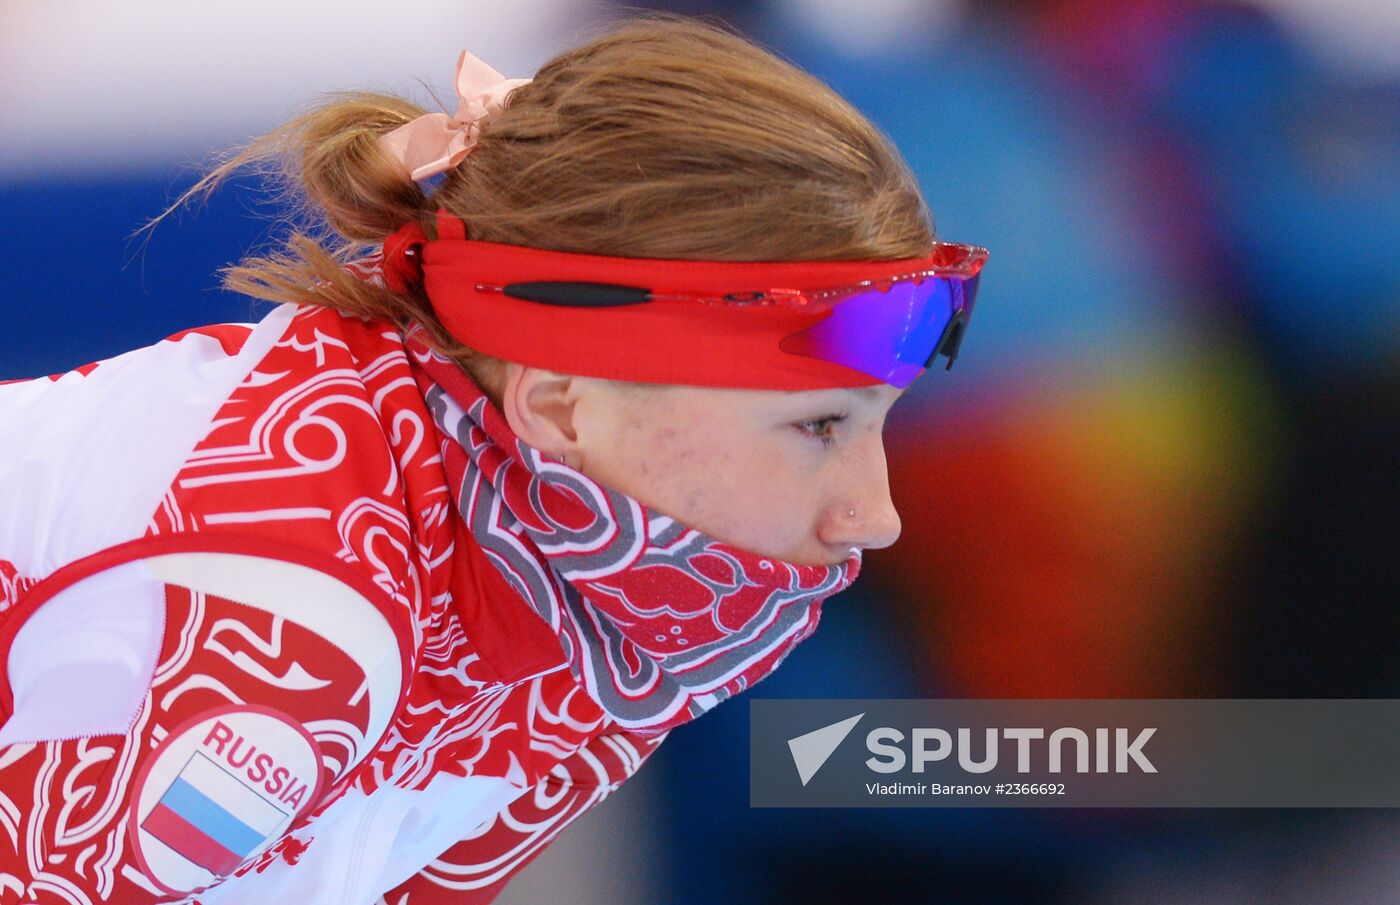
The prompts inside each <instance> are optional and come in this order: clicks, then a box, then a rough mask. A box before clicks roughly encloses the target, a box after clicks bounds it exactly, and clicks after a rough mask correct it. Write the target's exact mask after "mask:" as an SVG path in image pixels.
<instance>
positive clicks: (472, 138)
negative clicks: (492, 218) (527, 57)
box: [379, 50, 530, 182]
mask: <svg viewBox="0 0 1400 905" xmlns="http://www.w3.org/2000/svg"><path fill="white" fill-rule="evenodd" d="M529 82H530V80H529V79H508V78H506V77H505V76H503V75H501V74H500V73H499V72H497V71H496V70H494V69H492V68H491V67H490V66H488V65H487V64H486V63H483V62H482V61H481V60H479V59H478V58H476V57H474V56H472V55H471V54H470V53H468V52H467V51H465V50H464V51H462V55H461V56H460V57H458V58H457V112H456V113H455V114H453V115H452V116H448V115H447V114H446V113H425V114H424V115H422V116H420V117H418V118H417V119H415V120H413V121H412V122H409V123H405V124H404V125H402V126H399V127H398V128H397V129H395V130H394V131H392V132H390V133H388V134H387V135H384V136H383V137H382V138H380V139H379V144H380V147H382V148H383V149H384V150H385V151H386V152H387V153H388V154H389V155H390V156H392V157H393V158H394V159H396V160H398V161H399V162H400V163H402V164H403V167H404V170H406V171H407V172H408V174H409V178H410V179H412V180H413V181H414V182H421V181H423V180H424V179H427V178H429V177H430V176H435V175H437V174H438V173H442V172H444V171H446V170H449V169H451V168H452V167H455V166H456V165H457V164H459V163H461V162H462V158H464V157H466V156H467V154H469V153H471V150H472V148H474V147H476V142H477V137H478V136H479V135H480V133H481V123H482V122H483V121H484V120H485V119H486V118H487V117H490V116H493V115H494V114H497V113H499V112H501V109H502V108H503V107H504V106H505V102H506V97H507V96H508V95H509V94H510V92H511V91H513V90H514V89H516V88H519V87H520V86H521V85H525V84H528V83H529Z"/></svg>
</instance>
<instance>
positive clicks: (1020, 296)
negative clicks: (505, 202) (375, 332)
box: [0, 0, 1400, 905]
mask: <svg viewBox="0 0 1400 905" xmlns="http://www.w3.org/2000/svg"><path fill="white" fill-rule="evenodd" d="M628 8H629V9H636V8H640V7H638V6H635V5H634V6H630V7H628ZM651 8H657V9H666V10H671V11H679V12H687V13H693V14H699V15H710V16H715V17H718V18H721V19H723V20H724V21H726V22H728V23H730V24H731V25H732V26H733V27H735V28H738V29H740V30H742V31H744V32H746V33H748V34H750V35H751V36H753V37H755V38H756V39H758V40H759V41H760V42H762V43H764V44H765V45H767V46H768V47H770V48H772V49H774V50H776V51H778V52H779V53H781V54H782V55H784V56H785V57H787V58H789V59H791V60H793V61H794V62H796V63H798V64H799V65H801V66H803V67H805V68H807V69H809V70H810V71H812V72H814V73H816V74H817V75H818V76H820V77H821V78H823V79H824V80H826V81H827V82H829V83H830V84H831V85H832V86H834V87H835V88H836V89H837V90H838V91H840V92H841V93H842V94H844V95H845V96H846V97H848V98H849V99H850V100H851V101H853V102H854V103H855V104H856V105H857V106H858V107H860V108H861V109H862V110H863V111H865V113H866V114H868V115H869V116H870V117H871V118H872V119H873V120H874V121H875V122H876V123H877V124H879V125H880V126H881V127H882V128H883V129H884V130H885V131H886V132H887V133H888V134H889V135H890V136H891V137H892V138H893V140H894V141H895V143H896V144H897V145H898V146H899V147H900V148H901V150H902V151H903V153H904V154H905V155H906V157H907V158H908V160H909V162H910V164H911V165H912V166H913V168H914V170H915V172H916V174H917V175H918V177H919V179H920V181H921V184H922V186H923V190H924V193H925V196H926V197H927V199H928V202H929V204H930V207H931V208H932V211H933V214H934V217H935V220H936V222H937V225H938V230H939V234H940V237H941V238H943V239H945V240H948V241H953V242H967V243H975V244H980V245H985V246H987V247H989V248H990V249H991V251H992V257H991V261H990V263H989V265H988V269H987V271H986V273H985V276H984V277H983V281H982V290H981V296H980V298H979V303H978V310H977V319H976V320H975V321H974V323H973V327H972V330H971V332H970V334H969V337H968V340H967V341H966V342H965V343H964V346H963V355H962V357H960V358H959V360H958V366H957V368H956V369H954V370H953V371H951V372H948V373H946V374H945V373H943V372H941V371H937V372H933V373H931V374H930V375H929V376H927V377H926V378H925V379H924V380H921V381H920V382H919V383H918V384H916V390H915V391H914V392H913V393H912V394H911V398H910V399H909V400H908V401H906V402H904V403H901V405H900V406H899V407H897V408H896V409H895V410H894V412H893V413H892V416H891V417H892V419H893V420H892V423H891V428H890V433H889V438H890V439H889V445H890V449H889V458H890V468H891V479H892V482H893V485H894V494H895V499H896V503H897V504H899V507H900V511H901V514H902V516H903V520H904V534H903V537H902V539H901V540H900V542H899V543H898V544H897V545H895V546H894V547H893V548H891V549H888V550H884V551H878V552H876V553H872V554H871V555H869V556H868V557H867V566H866V570H865V572H864V573H863V579H862V581H861V582H858V583H857V585H856V587H855V588H854V589H853V590H851V591H849V592H847V593H846V594H844V595H842V596H841V597H839V598H836V599H834V600H833V601H831V602H829V603H828V604H827V605H826V607H825V608H824V617H823V624H822V628H821V630H820V631H818V632H817V634H816V635H815V636H813V637H812V638H811V639H810V640H809V641H807V642H806V643H805V644H804V645H803V646H802V648H801V649H800V650H799V651H798V652H796V653H795V654H794V655H793V656H792V657H790V658H789V659H788V660H787V661H786V662H785V664H784V666H783V669H782V670H780V671H778V672H777V673H776V674H775V675H773V676H772V677H771V678H769V679H767V680H765V681H764V682H763V683H762V684H761V685H760V686H758V687H757V688H756V689H755V690H754V691H752V692H751V693H750V696H753V695H757V696H763V697H832V698H838V697H839V698H846V697H1045V698H1056V697H1115V698H1130V697H1397V696H1400V656H1397V654H1400V643H1397V642H1400V607H1397V602H1400V574H1397V573H1398V572H1400V567H1397V559H1400V479H1398V478H1397V467H1396V466H1397V464H1400V248H1398V247H1397V243H1400V3H1396V2H1395V0H1250V2H1225V0H1114V2H1110V0H1042V2H1032V0H1023V2H1011V0H991V2H988V0H979V2H976V3H973V2H970V0H963V2H956V0H860V2H855V0H852V2H844V0H730V2H719V0H711V2H704V0H694V2H675V3H656V4H652V5H651ZM623 14H625V10H623V9H622V8H620V7H614V6H610V5H608V4H607V3H605V2H599V0H593V2H588V3H582V2H577V0H511V2H510V3H499V2H477V0H472V2H463V0H451V2H449V0H440V2H399V3H395V4H393V5H392V6H391V7H386V6H385V5H384V4H382V3H371V2H368V0H337V2H335V3H329V2H310V0H308V2H303V3H299V4H288V3H285V2H276V3H274V2H272V0H243V2H240V3H238V4H191V3H177V2H174V0H129V2H126V3H122V4H111V3H98V2H95V0H68V2H65V3H62V4H53V3H41V2H39V0H4V2H0V122H3V123H4V127H3V129H0V243H2V244H3V247H4V248H5V253H4V254H3V255H0V299H3V301H0V380H3V379H7V378H15V377H25V376H34V375H40V374H47V373H52V372H57V371H61V370H65V369H67V368H69V367H72V366H75V365H78V364H82V363H85V362H88V361H92V360H96V359H100V358H104V357H108V356H111V355H114V354H117V353H120V352H122V351H125V350H127V349H130V348H133V347H136V346H140V345H145V344H148V343H151V342H154V341H156V340H158V339H160V338H162V337H164V336H166V335H168V334H170V333H174V332H176V331H178V330H180V329H183V328H185V327H189V326H193V325H197V324H206V323H213V322H218V321H228V320H236V321H247V320H251V319H254V318H256V317H258V316H260V314H261V311H262V310H264V309H262V308H261V307H255V306H253V305H251V304H250V303H249V301H248V300H247V299H242V298H238V297H234V296H230V295H227V294H225V293H222V292H221V291H219V290H218V289H217V278H216V276H215V271H216V270H217V268H218V267H219V266H221V265H223V264H226V263H229V262H231V261H233V260H235V259H237V258H238V257H239V256H240V255H241V254H242V253H243V252H244V251H246V250H248V249H250V248H252V247H254V246H257V245H259V244H260V243H263V242H267V241H269V240H270V239H274V238H275V236H274V235H273V234H272V231H271V226H270V223H271V221H270V220H269V219H268V218H269V217H270V216H271V215H273V214H275V213H276V211H275V210H273V209H270V208H269V206H268V201H267V198H266V196H265V195H263V194H261V193H260V192H259V187H258V183H257V181H256V180H255V179H253V178H249V179H246V180H244V181H242V182H239V183H236V184H234V185H232V186H231V187H229V188H227V189H225V190H223V191H221V192H220V193H219V194H218V195H216V196H215V197H214V198H213V199H212V200H211V202H210V203H209V204H208V205H207V206H205V207H203V208H200V209H197V210H196V209H191V210H189V211H186V212H185V213H184V214H182V215H181V216H180V217H179V218H172V219H171V220H169V221H167V222H166V223H165V224H163V225H162V226H161V227H160V228H159V229H158V230H156V232H155V233H154V235H153V237H151V238H150V241H149V242H145V241H142V240H139V239H132V238H131V237H130V236H131V233H132V232H133V231H134V230H135V229H136V228H137V227H139V226H140V225H141V224H142V223H143V222H144V221H145V220H146V219H147V218H149V217H151V216H154V215H155V214H157V213H159V212H160V211H161V210H162V209H163V208H164V207H165V205H166V204H167V203H168V202H169V201H170V200H172V199H173V198H174V197H175V196H176V195H177V194H178V192H179V191H180V190H181V189H183V188H185V187H187V186H188V185H189V184H190V183H192V182H193V181H194V180H195V178H196V177H197V174H198V172H199V171H200V170H199V168H200V166H201V162H202V161H207V159H208V155H210V154H211V153H215V152H218V151H219V150H221V149H224V148H227V147H229V146H230V145H233V144H236V143H239V142H241V141H245V140H247V139H248V138H249V137H251V136H252V135H255V134H257V133H258V132H259V131H261V130H265V129H267V128H270V127H272V126H274V125H276V124H278V123H280V122H281V121H282V120H283V119H285V118H286V117H287V116H288V115H290V114H291V113H292V112H294V111H295V110H296V109H297V108H298V107H300V106H303V105H305V104H307V103H310V102H313V101H314V100H315V99H316V98H317V96H318V95H319V94H321V93H323V92H326V91H330V90H337V89H345V88H374V89H381V90H383V89H387V90H391V91H398V92H400V93H405V94H408V95H410V96H413V97H415V98H416V99H418V100H420V101H428V102H431V98H432V97H433V96H436V97H437V98H438V99H439V102H440V104H439V105H448V106H449V107H450V103H449V101H450V99H451V96H452V95H451V90H450V81H451V73H452V65H453V63H454V61H455V59H456V56H457V53H458V51H459V50H460V49H461V48H462V47H464V46H465V47H469V48H471V49H472V50H473V51H474V52H475V53H477V54H478V55H480V56H482V57H483V58H485V59H487V60H488V61H489V62H491V63H492V64H493V65H494V66H496V67H497V68H498V69H500V70H502V71H503V72H505V73H506V74H507V75H512V76H513V75H527V74H529V73H530V72H532V71H533V70H534V69H535V68H536V67H538V66H539V65H540V64H541V63H542V62H544V61H545V60H546V59H548V58H549V57H550V56H551V55H553V54H554V53H555V52H557V51H558V50H560V49H562V48H564V47H567V46H569V45H571V44H574V43H577V42H578V41H579V40H581V39H583V38H584V37H586V36H588V35H589V34H591V33H592V32H593V31H594V30H596V29H597V28H599V27H600V26H601V25H602V24H603V23H605V22H606V21H607V20H609V19H610V18H615V17H617V16H619V15H623ZM433 86H437V90H436V94H435V95H434V94H433V93H432V92H431V91H430V89H431V88H432V87H433ZM743 700H744V699H743V698H741V699H739V700H738V701H736V702H734V703H730V704H727V705H725V706H722V707H719V708H717V709H716V710H715V711H714V712H713V713H711V714H709V715H707V716H706V718H705V719H703V720H700V721H697V722H696V723H694V724H690V725H687V726H684V727H681V728H680V729H678V730H676V731H675V732H674V733H673V734H672V737H671V738H670V740H668V742H667V743H666V744H665V745H664V746H663V747H662V748H661V749H660V751H659V752H658V753H657V754H656V755H655V756H654V757H653V758H652V760H651V761H650V762H649V763H648V765H647V766H646V767H645V768H644V769H643V770H642V771H641V772H640V773H639V774H638V775H637V777H636V778H635V779H634V780H632V781H631V782H630V783H628V784H627V785H626V786H624V787H623V789H622V790H621V791H619V792H618V793H617V794H616V795H614V796H613V797H612V798H611V799H609V800H608V801H607V802H605V803H604V804H602V805H601V806H599V807H598V808H596V809H595V810H594V811H593V812H591V813H589V814H588V815H586V816H585V817H583V818H582V819H581V820H580V821H579V822H578V823H577V824H576V825H575V827H574V828H572V829H570V830H569V831H566V832H565V833H564V834H563V835H562V836H561V837H560V840H559V841H558V842H556V843H555V844H554V845H553V846H552V847H551V848H550V849H549V850H548V851H546V853H545V854H544V855H543V856H541V857H540V858H539V859H538V860H537V861H536V862H535V863H534V864H532V865H531V866H530V867H529V868H527V869H526V871H525V872H523V873H522V874H521V876H520V877H519V878H518V879H517V880H516V881H515V882H514V883H513V884H512V886H511V887H510V888H509V889H507V891H506V892H505V894H504V895H503V896H502V897H501V899H500V901H501V902H502V903H505V905H524V903H530V902H540V903H547V902H556V901H569V902H580V903H591V902H599V903H604V902H638V903H684V905H692V903H693V905H710V903H731V902H742V903H786V902H797V901H801V902H804V903H808V902H810V903H828V902H830V903H837V902H841V903H845V902H881V903H902V902H920V903H922V902H929V903H978V905H986V903H992V905H995V903H1003V902H1005V903H1013V902H1015V903H1020V902H1047V903H1058V902H1064V903H1075V905H1086V903H1101V902H1102V903H1109V902H1115V903H1116V902H1149V901H1150V902H1153V903H1178V902H1179V903H1188V902H1191V903H1195V902H1211V903H1293V902H1297V903H1303V902H1308V903H1312V902H1317V901H1367V902H1400V816H1397V815H1396V814H1395V813H1394V812H1392V811H1385V810H1369V811H1368V810H1350V811H1307V810H1286V811H1285V810H1271V811H1243V810H1194V811H1188V810H1140V811H1128V810H1111V811H1110V810H1073V809H1065V810H1035V809H1024V810H1013V809H1006V810H999V809H983V810H924V811H914V810H894V809H891V810H877V809H861V810H823V811H795V810H755V809H751V808H749V807H748V804H747V801H748V777H747V760H748V755H747V751H748V749H747V715H748V709H747V706H746V705H745V704H744V703H742V701H743Z"/></svg>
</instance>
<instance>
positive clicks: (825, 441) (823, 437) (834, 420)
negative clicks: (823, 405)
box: [797, 415, 846, 449]
mask: <svg viewBox="0 0 1400 905" xmlns="http://www.w3.org/2000/svg"><path fill="white" fill-rule="evenodd" d="M845 420H846V416H845V415H827V416H825V417H823V418H813V419H811V420H810V421H802V422H799V423H798V424H797V428H798V429H799V430H801V431H802V432H803V433H804V434H806V435H807V436H809V437H814V438H816V439H817V440H820V441H822V446H823V447H825V448H827V449H830V448H831V445H832V444H833V443H835V442H836V438H835V437H833V436H831V435H830V434H823V433H820V432H818V431H815V430H809V429H808V428H809V427H810V425H813V424H827V423H828V422H829V423H830V424H840V423H841V422H842V421H845Z"/></svg>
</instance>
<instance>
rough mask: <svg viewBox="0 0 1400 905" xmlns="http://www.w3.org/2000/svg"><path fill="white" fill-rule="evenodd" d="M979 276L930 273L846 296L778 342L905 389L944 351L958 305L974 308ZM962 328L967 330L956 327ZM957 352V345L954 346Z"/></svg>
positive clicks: (798, 352) (967, 311)
mask: <svg viewBox="0 0 1400 905" xmlns="http://www.w3.org/2000/svg"><path fill="white" fill-rule="evenodd" d="M976 293H977V277H975V276H974V277H972V278H970V279H963V278H961V277H956V278H955V277H930V278H928V279H926V280H924V281H923V282H922V283H915V282H914V281H912V280H910V281H907V282H901V283H895V284H894V285H893V286H891V287H890V288H889V289H888V290H886V291H881V290H879V289H870V290H867V291H865V292H861V293H859V294H857V295H853V296H850V297H849V298H845V299H842V300H841V301H840V302H838V303H837V304H836V306H835V307H834V308H833V309H832V311H831V315H830V316H829V317H827V318H825V319H823V320H821V321H818V322H817V323H815V324H813V325H812V326H810V327H808V328H806V329H805V330H802V331H800V332H798V333H794V334H793V335H791V336H788V337H786V338H784V339H783V340H782V342H780V343H779V344H778V346H779V348H781V349H782V350H783V351H785V352H791V353H793V354H795V355H806V356H809V357H812V358H820V359H822V360H824V361H830V362H833V363H835V364H839V365H845V366H846V367H848V368H853V369H855V370H857V371H860V372H862V373H865V374H869V375H870V376H872V377H875V378H878V379H880V380H883V381H884V382H885V383H888V384H891V385H892V386H895V387H899V388H900V389H903V388H904V387H906V386H908V385H909V384H911V383H913V382H914V378H915V377H918V376H919V374H921V373H922V372H923V370H924V368H925V367H926V366H927V364H928V362H929V360H930V359H931V358H932V357H933V355H934V354H935V353H936V352H938V351H940V349H939V343H940V341H941V340H943V339H944V337H945V333H946V332H947V327H948V324H949V322H950V321H951V320H952V318H953V313H954V312H955V311H962V312H963V313H964V317H966V316H967V315H969V314H971V310H972V301H973V298H974V297H975V296H976ZM954 332H958V333H960V332H961V331H954ZM953 352H954V353H955V354H956V349H953Z"/></svg>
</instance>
